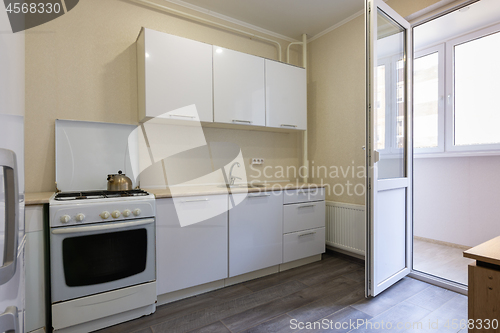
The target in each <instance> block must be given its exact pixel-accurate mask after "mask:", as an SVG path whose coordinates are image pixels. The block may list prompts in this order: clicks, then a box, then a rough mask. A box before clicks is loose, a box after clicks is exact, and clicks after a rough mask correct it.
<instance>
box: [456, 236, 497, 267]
mask: <svg viewBox="0 0 500 333" xmlns="http://www.w3.org/2000/svg"><path fill="white" fill-rule="evenodd" d="M464 257H466V258H471V259H475V260H477V261H482V262H487V263H489V264H493V265H500V236H498V237H496V238H493V239H491V240H489V241H487V242H485V243H483V244H480V245H478V246H476V247H473V248H472V249H468V250H467V251H464Z"/></svg>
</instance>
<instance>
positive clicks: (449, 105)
mask: <svg viewBox="0 0 500 333" xmlns="http://www.w3.org/2000/svg"><path fill="white" fill-rule="evenodd" d="M496 33H500V23H497V24H494V25H492V26H489V27H487V28H483V29H479V30H476V31H474V32H471V33H468V34H465V35H462V36H459V37H456V38H453V39H450V40H448V41H447V42H446V72H447V73H448V74H447V78H448V80H446V110H445V119H447V121H446V129H445V150H446V152H485V151H493V150H500V143H497V144H475V145H464V146H457V145H455V52H454V50H455V46H456V45H461V44H465V43H467V42H471V41H474V40H476V39H480V38H482V37H486V36H489V35H493V34H496ZM498 153H499V154H500V151H499V152H498Z"/></svg>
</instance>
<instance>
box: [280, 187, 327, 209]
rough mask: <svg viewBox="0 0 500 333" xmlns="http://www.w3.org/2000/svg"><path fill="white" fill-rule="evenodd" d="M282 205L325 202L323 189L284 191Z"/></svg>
mask: <svg viewBox="0 0 500 333" xmlns="http://www.w3.org/2000/svg"><path fill="white" fill-rule="evenodd" d="M283 196H284V201H283V202H284V204H285V205H287V204H293V203H299V202H309V201H322V200H325V188H324V187H322V188H311V189H299V190H284V191H283Z"/></svg>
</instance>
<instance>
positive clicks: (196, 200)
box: [183, 198, 208, 202]
mask: <svg viewBox="0 0 500 333" xmlns="http://www.w3.org/2000/svg"><path fill="white" fill-rule="evenodd" d="M202 201H208V198H205V199H194V200H184V201H183V202H202Z"/></svg>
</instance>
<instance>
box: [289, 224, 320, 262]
mask: <svg viewBox="0 0 500 333" xmlns="http://www.w3.org/2000/svg"><path fill="white" fill-rule="evenodd" d="M324 252H325V228H317V229H311V230H306V231H300V232H294V233H290V234H285V235H283V262H284V263H285V262H290V261H294V260H299V259H302V258H307V257H310V256H314V255H316V254H321V253H324Z"/></svg>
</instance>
